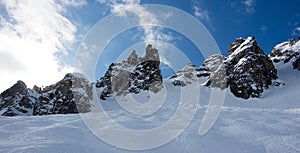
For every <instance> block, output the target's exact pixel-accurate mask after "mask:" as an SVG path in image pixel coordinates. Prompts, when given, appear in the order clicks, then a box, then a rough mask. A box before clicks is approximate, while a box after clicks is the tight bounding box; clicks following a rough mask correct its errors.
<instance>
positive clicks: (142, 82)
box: [96, 45, 163, 99]
mask: <svg viewBox="0 0 300 153" xmlns="http://www.w3.org/2000/svg"><path fill="white" fill-rule="evenodd" d="M159 65H160V59H159V54H158V51H157V49H155V48H152V45H148V46H147V48H146V53H145V56H144V57H141V58H138V56H137V55H136V52H135V51H133V52H132V53H131V55H130V56H129V57H128V58H127V60H125V61H122V62H120V63H112V64H111V65H110V66H109V68H108V70H107V72H106V73H105V75H104V76H103V77H101V78H100V79H99V80H98V81H97V83H96V87H98V88H102V92H101V96H100V98H101V99H106V98H107V97H109V96H110V95H111V94H113V93H114V94H115V95H126V94H127V93H139V92H140V90H150V91H152V92H154V93H157V92H158V91H160V90H161V89H162V88H163V86H162V75H161V71H160V68H159Z"/></svg>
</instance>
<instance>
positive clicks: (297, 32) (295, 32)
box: [292, 27, 300, 36]
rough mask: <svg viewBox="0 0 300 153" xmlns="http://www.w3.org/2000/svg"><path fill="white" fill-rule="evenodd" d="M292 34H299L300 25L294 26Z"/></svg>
mask: <svg viewBox="0 0 300 153" xmlns="http://www.w3.org/2000/svg"><path fill="white" fill-rule="evenodd" d="M292 36H300V27H296V28H295V29H294V30H293V32H292Z"/></svg>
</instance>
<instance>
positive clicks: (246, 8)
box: [230, 0, 256, 15]
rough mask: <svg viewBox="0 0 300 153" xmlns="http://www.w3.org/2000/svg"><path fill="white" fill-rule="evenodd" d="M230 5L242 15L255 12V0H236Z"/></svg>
mask: <svg viewBox="0 0 300 153" xmlns="http://www.w3.org/2000/svg"><path fill="white" fill-rule="evenodd" d="M230 6H231V7H232V8H234V9H236V10H237V12H238V13H240V14H242V15H252V14H254V13H255V6H256V3H255V0H242V1H240V0H238V1H237V0H235V1H231V2H230Z"/></svg>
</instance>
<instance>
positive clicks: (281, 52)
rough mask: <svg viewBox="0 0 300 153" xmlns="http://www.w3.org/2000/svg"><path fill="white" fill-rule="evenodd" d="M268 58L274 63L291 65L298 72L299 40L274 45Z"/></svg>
mask: <svg viewBox="0 0 300 153" xmlns="http://www.w3.org/2000/svg"><path fill="white" fill-rule="evenodd" d="M270 57H271V59H272V60H273V62H275V63H278V62H283V63H291V64H292V65H293V68H294V69H297V70H299V71H300V40H298V41H296V40H295V39H291V40H289V41H285V42H282V43H280V44H278V45H276V46H275V47H274V48H273V50H272V52H271V54H270Z"/></svg>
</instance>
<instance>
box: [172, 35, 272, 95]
mask: <svg viewBox="0 0 300 153" xmlns="http://www.w3.org/2000/svg"><path fill="white" fill-rule="evenodd" d="M228 54H229V56H228V57H224V56H223V55H218V54H217V55H212V56H210V57H208V58H207V59H206V60H205V61H204V62H203V64H202V66H200V67H199V68H194V71H191V72H188V73H196V74H197V77H207V76H208V80H207V82H206V83H205V86H208V87H212V88H221V89H225V88H227V87H229V88H230V91H231V92H232V93H233V94H234V95H235V96H236V97H240V98H244V99H248V98H250V97H255V98H257V97H260V95H261V93H262V92H263V91H264V90H265V89H267V88H268V87H269V86H270V85H271V84H272V81H273V80H275V79H277V70H276V69H275V67H274V65H273V63H272V61H271V60H270V59H269V57H268V56H267V55H266V54H265V53H264V52H263V51H262V49H261V48H260V47H259V46H258V44H257V42H256V40H255V38H254V37H248V38H247V39H242V38H239V39H237V40H236V41H235V42H233V43H231V44H230V47H229V50H228ZM181 73H187V72H185V71H184V70H182V71H179V72H177V73H176V74H175V75H174V76H172V77H171V78H170V79H171V80H173V84H174V85H181V86H184V85H185V84H182V83H181V82H182V81H178V80H186V78H187V77H183V76H185V75H184V74H181ZM188 73H187V74H188ZM178 74H180V75H178Z"/></svg>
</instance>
